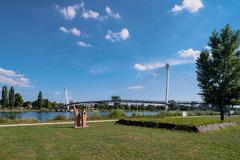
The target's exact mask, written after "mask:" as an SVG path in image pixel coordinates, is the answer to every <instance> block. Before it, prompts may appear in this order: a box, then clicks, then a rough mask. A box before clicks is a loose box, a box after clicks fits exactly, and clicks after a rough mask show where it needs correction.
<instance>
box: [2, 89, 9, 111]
mask: <svg viewBox="0 0 240 160" xmlns="http://www.w3.org/2000/svg"><path fill="white" fill-rule="evenodd" d="M7 106H8V89H7V86H3V87H2V108H3V109H4V108H6V107H7Z"/></svg>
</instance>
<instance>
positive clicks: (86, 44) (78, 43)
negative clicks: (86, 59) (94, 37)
mask: <svg viewBox="0 0 240 160" xmlns="http://www.w3.org/2000/svg"><path fill="white" fill-rule="evenodd" d="M77 45H79V46H81V47H92V45H91V44H89V43H86V42H83V41H79V42H77Z"/></svg>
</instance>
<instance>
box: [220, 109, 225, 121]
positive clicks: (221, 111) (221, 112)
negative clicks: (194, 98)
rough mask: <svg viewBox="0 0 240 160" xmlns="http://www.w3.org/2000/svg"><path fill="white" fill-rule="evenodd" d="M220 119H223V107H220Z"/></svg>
mask: <svg viewBox="0 0 240 160" xmlns="http://www.w3.org/2000/svg"><path fill="white" fill-rule="evenodd" d="M220 114H221V121H224V107H223V106H221V107H220Z"/></svg>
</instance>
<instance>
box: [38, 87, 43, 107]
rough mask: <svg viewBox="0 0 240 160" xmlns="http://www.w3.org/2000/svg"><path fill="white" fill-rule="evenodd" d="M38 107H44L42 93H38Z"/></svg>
mask: <svg viewBox="0 0 240 160" xmlns="http://www.w3.org/2000/svg"><path fill="white" fill-rule="evenodd" d="M37 106H38V109H42V107H43V97H42V92H41V91H39V93H38V99H37Z"/></svg>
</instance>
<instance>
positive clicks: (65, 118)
mask: <svg viewBox="0 0 240 160" xmlns="http://www.w3.org/2000/svg"><path fill="white" fill-rule="evenodd" d="M53 120H67V117H66V116H64V115H56V116H55V117H54V118H53Z"/></svg>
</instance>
